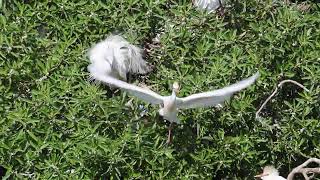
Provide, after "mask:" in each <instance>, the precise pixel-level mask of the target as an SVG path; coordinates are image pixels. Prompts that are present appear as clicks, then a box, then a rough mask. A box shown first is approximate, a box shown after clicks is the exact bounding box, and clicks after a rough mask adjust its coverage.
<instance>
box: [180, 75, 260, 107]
mask: <svg viewBox="0 0 320 180" xmlns="http://www.w3.org/2000/svg"><path fill="white" fill-rule="evenodd" d="M258 77H259V72H257V73H256V74H255V75H253V76H251V77H249V78H247V79H244V80H242V81H240V82H238V83H235V84H232V85H231V86H227V87H225V88H222V89H218V90H214V91H209V92H204V93H198V94H193V95H191V96H188V97H185V98H177V108H180V109H188V108H198V107H210V106H214V105H217V104H219V103H221V102H223V101H225V100H226V99H228V98H230V97H231V96H232V94H234V93H235V92H237V91H240V90H242V89H244V88H246V87H248V86H250V85H251V84H252V83H254V82H255V80H256V79H257V78H258Z"/></svg>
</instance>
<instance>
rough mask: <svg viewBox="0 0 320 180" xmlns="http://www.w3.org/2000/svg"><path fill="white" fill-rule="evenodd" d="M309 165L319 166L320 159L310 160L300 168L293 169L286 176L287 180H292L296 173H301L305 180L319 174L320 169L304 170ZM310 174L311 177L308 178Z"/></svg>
mask: <svg viewBox="0 0 320 180" xmlns="http://www.w3.org/2000/svg"><path fill="white" fill-rule="evenodd" d="M310 163H317V164H319V166H320V159H317V158H310V159H308V160H307V161H306V162H304V163H303V164H301V165H300V166H298V167H296V168H294V169H293V170H292V171H291V172H290V173H289V175H288V177H287V180H292V179H293V178H294V175H295V174H297V173H301V174H302V175H303V177H304V178H305V179H306V180H309V179H311V178H313V176H314V174H320V167H318V168H306V166H308V164H310ZM308 174H311V176H308Z"/></svg>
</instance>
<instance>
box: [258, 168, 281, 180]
mask: <svg viewBox="0 0 320 180" xmlns="http://www.w3.org/2000/svg"><path fill="white" fill-rule="evenodd" d="M254 177H256V178H261V179H262V180H286V179H285V178H284V177H281V176H279V172H278V170H277V169H276V168H274V167H273V166H266V167H264V168H263V173H262V174H259V175H256V176H254Z"/></svg>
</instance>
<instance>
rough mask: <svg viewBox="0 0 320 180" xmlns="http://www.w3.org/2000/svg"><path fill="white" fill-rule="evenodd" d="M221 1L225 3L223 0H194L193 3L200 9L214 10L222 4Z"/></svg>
mask: <svg viewBox="0 0 320 180" xmlns="http://www.w3.org/2000/svg"><path fill="white" fill-rule="evenodd" d="M220 2H221V3H223V0H194V1H193V4H194V6H196V7H198V8H199V9H203V10H207V11H209V12H213V11H215V10H216V9H218V8H219V7H220V6H221V5H222V4H220Z"/></svg>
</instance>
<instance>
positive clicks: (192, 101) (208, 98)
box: [88, 66, 259, 123]
mask: <svg viewBox="0 0 320 180" xmlns="http://www.w3.org/2000/svg"><path fill="white" fill-rule="evenodd" d="M88 70H89V72H90V74H91V76H92V77H93V78H94V79H96V80H98V81H101V82H104V83H107V84H109V85H112V86H116V87H119V88H121V89H123V90H125V91H128V92H129V93H130V94H132V95H134V96H136V97H138V98H140V99H142V100H144V101H146V102H149V103H151V104H155V105H160V110H159V114H160V115H161V116H163V117H164V118H165V119H167V120H168V121H170V122H176V123H180V121H179V119H178V118H177V113H178V109H188V108H200V107H210V106H214V105H217V104H220V103H221V102H223V101H225V100H226V99H228V98H229V97H230V96H231V95H232V94H234V93H235V92H237V91H240V90H242V89H244V88H246V87H248V86H250V85H251V84H252V83H254V82H255V80H256V79H257V78H258V76H259V73H256V74H255V75H253V76H251V77H249V78H247V79H245V80H242V81H240V82H238V83H235V84H233V85H231V86H228V87H225V88H222V89H219V90H214V91H209V92H204V93H198V94H193V95H190V96H188V97H184V98H179V97H176V94H177V93H178V91H179V85H178V83H174V84H173V90H172V94H171V95H170V96H161V95H159V94H157V93H155V92H153V91H151V90H149V89H145V88H141V87H139V86H135V85H132V84H128V83H126V82H123V81H120V80H118V79H115V78H113V77H111V76H106V75H105V74H102V73H101V72H100V71H99V70H98V71H97V70H96V69H95V66H89V67H88Z"/></svg>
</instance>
